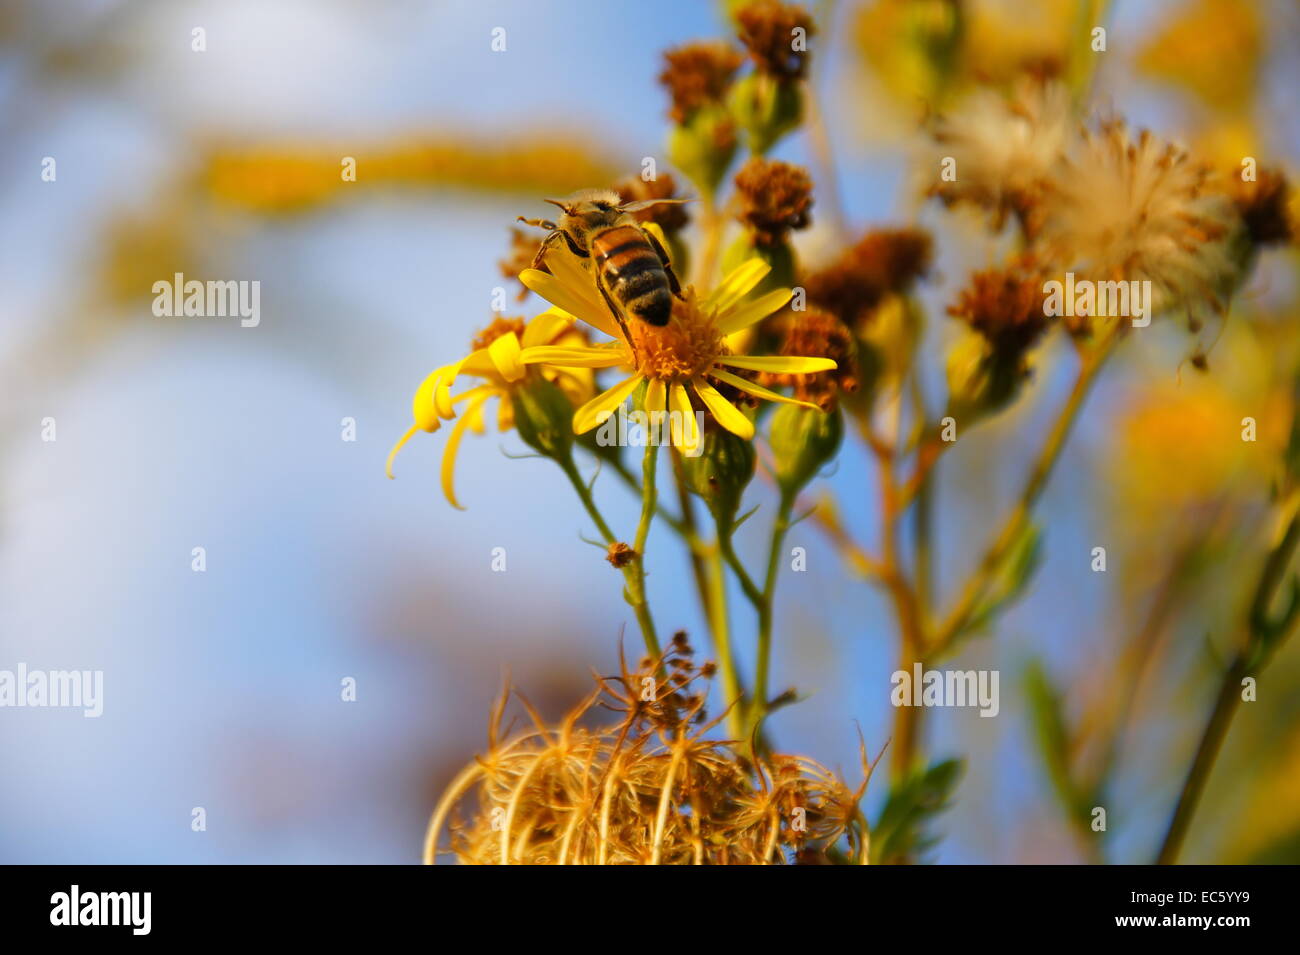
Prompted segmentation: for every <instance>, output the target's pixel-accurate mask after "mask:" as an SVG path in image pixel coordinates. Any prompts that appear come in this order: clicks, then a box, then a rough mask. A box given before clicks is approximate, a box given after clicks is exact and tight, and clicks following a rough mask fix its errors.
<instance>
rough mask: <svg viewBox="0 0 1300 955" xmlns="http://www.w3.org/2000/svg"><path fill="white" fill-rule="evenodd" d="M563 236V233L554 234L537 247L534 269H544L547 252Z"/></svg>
mask: <svg viewBox="0 0 1300 955" xmlns="http://www.w3.org/2000/svg"><path fill="white" fill-rule="evenodd" d="M529 225H532V223H531V222H530V223H529ZM561 235H563V233H562V232H552V233H550V234H549V235H548V236H547V237H546V238H545V239H543V240H542V244H541V245H539V246H538V247H537V254H536V255H534V256H533V264H532V268H535V269H540V268H541V267H542V264H543V263H542V260H543V259H545V258H546V253H547V251H548V250H549V249H550V248H551V246H553V245H554V244H555V241H556V239H557V238H559V236H561Z"/></svg>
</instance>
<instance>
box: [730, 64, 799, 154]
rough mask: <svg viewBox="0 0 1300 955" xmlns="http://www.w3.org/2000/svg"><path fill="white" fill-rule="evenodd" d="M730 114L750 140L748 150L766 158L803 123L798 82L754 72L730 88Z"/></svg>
mask: <svg viewBox="0 0 1300 955" xmlns="http://www.w3.org/2000/svg"><path fill="white" fill-rule="evenodd" d="M728 103H729V105H730V106H731V113H732V115H733V116H735V117H736V122H737V123H739V124H740V128H741V129H743V130H745V133H746V134H747V135H748V137H749V150H750V152H752V153H754V154H755V155H756V156H764V155H766V154H767V153H768V152H769V151H770V150H771V148H772V147H773V146H775V145H776V143H777V141H778V140H779V139H780V138H781V137H782V136H784V135H785V134H786V133H789V132H792V131H793V130H795V129H798V127H799V124H800V123H802V122H803V90H802V89H801V88H800V87H799V84H798V83H797V82H794V81H793V80H785V79H781V78H778V77H774V76H771V75H769V74H767V73H762V72H755V73H751V74H749V75H748V76H746V77H744V78H743V79H741V80H740V81H739V82H738V83H736V85H735V86H733V87H732V88H731V94H730V96H729V97H728Z"/></svg>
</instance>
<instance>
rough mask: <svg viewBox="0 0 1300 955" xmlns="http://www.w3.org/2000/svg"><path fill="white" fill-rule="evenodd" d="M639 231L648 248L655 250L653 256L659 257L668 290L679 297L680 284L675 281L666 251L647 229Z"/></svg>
mask: <svg viewBox="0 0 1300 955" xmlns="http://www.w3.org/2000/svg"><path fill="white" fill-rule="evenodd" d="M641 231H642V232H644V233H645V237H646V238H647V239H649V240H650V247H651V248H653V249H654V250H655V254H656V255H658V256H659V261H660V262H662V263H663V267H664V271H665V272H666V273H667V274H668V287H669V289H671V290H672V293H673V294H674V295H681V294H682V283H681V282H679V281H677V276H676V275H675V274H674V273H673V264H672V262H671V261H670V260H669V258H668V250H667V249H665V248H664V247H663V243H661V242H660V241H659V240H658V239H656V238H655V234H654V233H653V232H651V231H650V230H649V229H642V230H641Z"/></svg>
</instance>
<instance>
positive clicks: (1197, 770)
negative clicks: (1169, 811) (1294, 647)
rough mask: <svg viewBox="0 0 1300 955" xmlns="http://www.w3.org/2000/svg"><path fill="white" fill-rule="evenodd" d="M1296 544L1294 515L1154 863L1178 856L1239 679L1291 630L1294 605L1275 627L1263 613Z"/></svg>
mask: <svg viewBox="0 0 1300 955" xmlns="http://www.w3.org/2000/svg"><path fill="white" fill-rule="evenodd" d="M1298 545H1300V517H1293V518H1292V519H1291V523H1290V524H1288V525H1287V529H1286V533H1285V534H1284V535H1283V536H1282V541H1281V542H1280V543H1279V544H1278V545H1277V546H1276V547H1275V548H1274V549H1273V551H1272V552H1271V553H1270V554H1269V556H1268V560H1267V561H1266V562H1265V564H1264V570H1263V573H1261V574H1260V578H1259V584H1258V585H1257V586H1256V588H1255V595H1254V597H1253V598H1252V600H1251V602H1250V623H1249V631H1248V632H1249V637H1248V640H1247V642H1246V645H1245V646H1244V647H1243V648H1241V649H1239V650H1238V651H1237V653H1236V654H1235V655H1234V656H1233V658H1232V662H1231V663H1230V664H1229V665H1228V669H1227V671H1226V672H1225V673H1224V674H1223V682H1222V683H1220V684H1219V692H1218V695H1217V696H1216V697H1215V699H1214V708H1213V709H1212V710H1210V718H1209V719H1208V720H1207V721H1206V723H1205V730H1204V731H1203V732H1202V733H1201V741H1200V743H1198V744H1197V747H1196V755H1195V756H1194V757H1193V758H1192V765H1191V768H1190V769H1188V771H1187V777H1186V779H1185V780H1184V781H1183V788H1182V791H1181V792H1180V793H1179V794H1178V802H1177V804H1176V805H1175V806H1174V812H1173V815H1172V816H1171V817H1170V819H1169V828H1168V830H1166V832H1165V838H1164V842H1163V843H1162V844H1161V846H1160V853H1159V855H1158V856H1157V857H1156V864H1157V865H1172V864H1173V863H1174V862H1175V861H1176V860H1177V858H1178V852H1179V850H1180V849H1181V848H1182V844H1183V839H1184V838H1185V837H1186V836H1187V830H1188V828H1189V827H1190V826H1191V824H1192V816H1193V814H1195V812H1196V806H1197V803H1199V802H1200V800H1201V794H1202V793H1203V792H1204V791H1205V784H1206V783H1207V782H1208V781H1209V779H1210V773H1211V772H1212V771H1213V769H1214V763H1215V760H1216V759H1217V758H1218V755H1219V750H1220V748H1221V747H1222V746H1223V739H1224V737H1225V736H1227V735H1228V727H1230V726H1231V725H1232V717H1233V716H1234V715H1235V714H1236V712H1237V704H1238V703H1240V702H1241V683H1242V681H1243V680H1244V679H1246V677H1249V676H1254V675H1255V674H1256V673H1258V672H1259V671H1260V670H1262V669H1263V668H1264V666H1265V665H1266V664H1267V663H1268V660H1269V657H1270V656H1271V655H1272V653H1273V652H1274V651H1275V650H1276V649H1277V648H1278V646H1279V645H1280V644H1281V643H1282V642H1283V641H1284V640H1285V639H1286V637H1287V636H1289V635H1290V631H1291V630H1292V629H1293V628H1294V626H1295V623H1296V616H1295V614H1294V608H1292V609H1291V611H1289V615H1288V616H1287V617H1286V618H1285V619H1284V621H1283V622H1282V624H1281V625H1280V626H1278V627H1277V628H1276V629H1274V625H1272V624H1271V623H1270V622H1269V621H1268V611H1269V607H1270V606H1271V605H1272V603H1273V599H1274V597H1275V595H1276V594H1277V589H1278V587H1279V586H1280V585H1281V583H1282V581H1283V579H1284V578H1285V576H1286V571H1287V568H1288V567H1289V566H1290V564H1291V559H1292V558H1293V557H1294V556H1295V552H1296V548H1297V546H1298Z"/></svg>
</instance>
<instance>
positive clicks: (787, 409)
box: [768, 404, 844, 495]
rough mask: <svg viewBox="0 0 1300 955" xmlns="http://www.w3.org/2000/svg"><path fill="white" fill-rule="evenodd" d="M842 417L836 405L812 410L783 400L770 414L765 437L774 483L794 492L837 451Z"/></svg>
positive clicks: (789, 492)
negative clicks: (769, 443)
mask: <svg viewBox="0 0 1300 955" xmlns="http://www.w3.org/2000/svg"><path fill="white" fill-rule="evenodd" d="M843 439H844V419H843V417H842V416H841V415H840V411H839V409H838V408H835V409H833V410H832V411H829V412H825V411H814V410H813V409H812V408H805V407H803V406H801V405H790V404H783V405H781V406H780V407H779V408H777V409H776V411H775V412H774V413H773V414H772V429H771V431H770V432H769V435H768V440H769V441H770V442H771V445H772V454H773V456H774V458H775V460H776V483H777V484H779V485H780V487H781V490H782V491H783V492H784V493H786V494H790V495H793V494H797V493H798V492H799V491H801V490H802V489H803V487H804V485H806V484H807V483H808V482H809V481H811V480H812V479H813V478H814V477H816V476H817V472H818V471H820V470H821V469H822V468H823V467H825V466H826V464H827V463H828V462H829V461H830V460H831V459H832V458H833V457H835V453H836V452H837V451H839V448H840V442H841V441H842V440H843Z"/></svg>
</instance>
